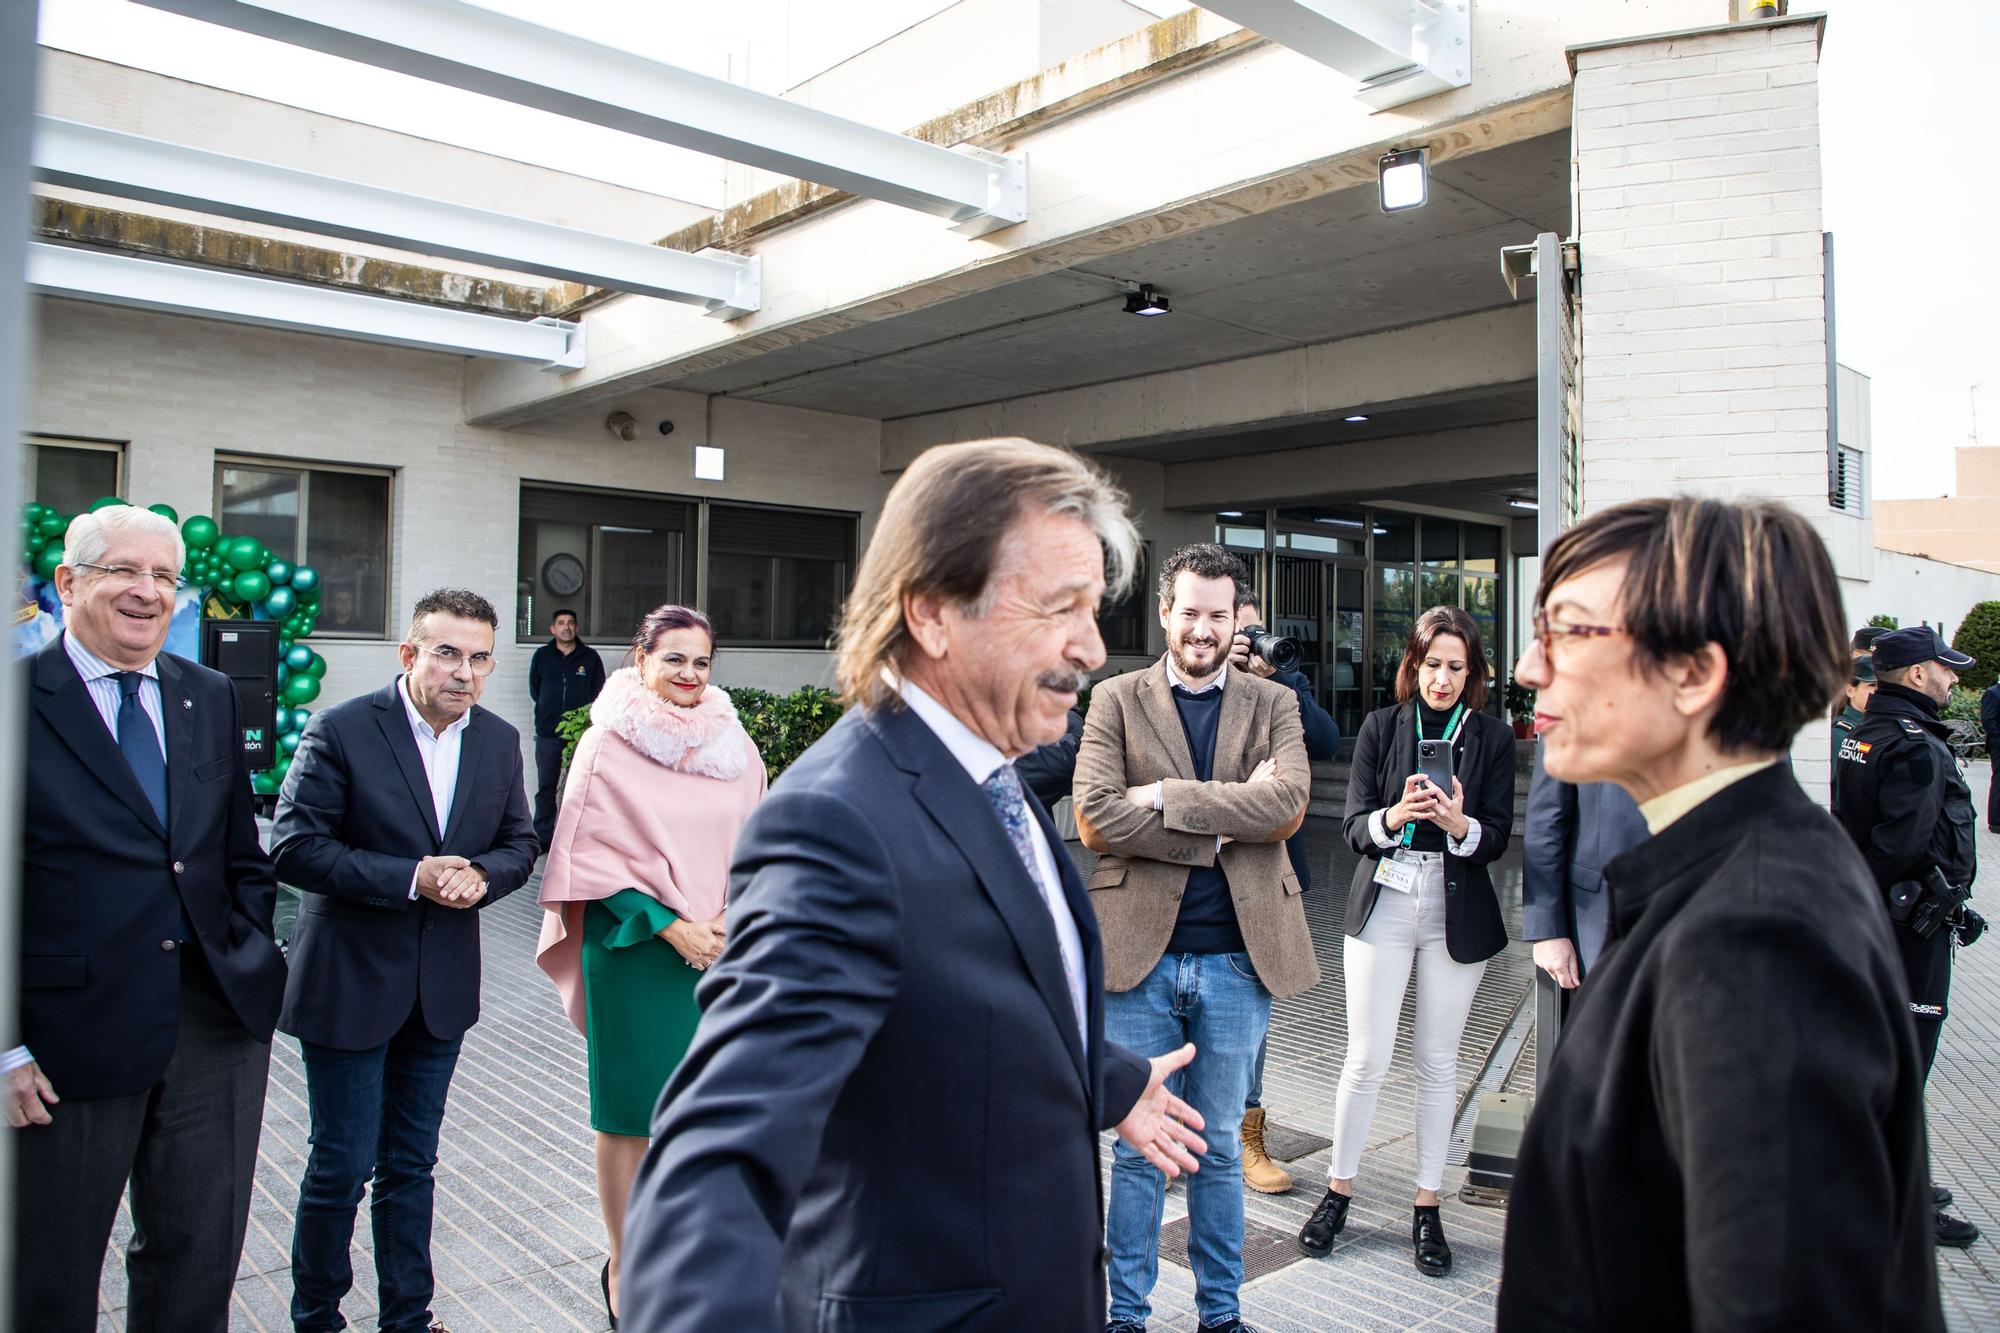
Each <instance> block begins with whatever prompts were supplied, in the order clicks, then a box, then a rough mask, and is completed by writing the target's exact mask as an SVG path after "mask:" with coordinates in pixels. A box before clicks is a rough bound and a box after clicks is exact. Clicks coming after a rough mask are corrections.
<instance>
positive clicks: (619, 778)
mask: <svg viewBox="0 0 2000 1333" xmlns="http://www.w3.org/2000/svg"><path fill="white" fill-rule="evenodd" d="M590 722H591V727H590V730H589V731H587V732H585V733H584V734H583V739H582V740H580V741H578V742H577V746H576V755H575V757H574V758H573V759H572V760H571V761H570V769H569V778H568V781H567V782H566V784H565V785H564V787H563V803H562V810H561V812H560V814H559V815H558V816H557V819H556V831H555V841H554V843H553V845H551V846H550V848H549V858H548V863H547V864H546V865H545V866H544V867H543V870H542V896H541V902H542V906H543V907H544V908H546V909H547V915H545V916H544V917H543V918H542V938H541V943H540V944H539V945H537V946H536V949H535V961H536V962H537V963H539V964H540V965H541V968H542V970H543V971H544V972H547V973H548V974H549V976H550V977H551V978H552V979H553V980H554V981H555V983H556V989H557V990H558V991H559V992H561V994H562V1000H563V1008H564V1009H566V1010H567V1011H568V1013H569V1017H570V1021H571V1022H572V1023H575V1024H576V1026H577V1030H578V1031H582V1030H583V1028H584V1008H583V955H582V943H583V937H582V929H583V910H584V905H585V904H586V903H590V902H594V901H597V900H600V899H604V898H609V897H610V896H611V895H613V894H615V893H617V892H618V891H619V890H620V889H638V890H639V891H640V892H642V893H644V894H646V895H647V896H648V897H650V898H653V899H655V900H657V901H658V902H660V903H661V904H663V905H664V906H666V907H667V908H668V909H669V910H670V911H672V912H673V913H674V914H675V915H677V916H681V917H685V918H690V919H694V920H701V921H706V920H709V919H711V918H713V917H714V916H715V915H716V914H717V913H718V912H720V911H722V908H723V905H724V899H725V896H726V893H727V890H728V885H729V858H730V856H731V855H732V854H733V853H734V851H735V850H736V835H737V834H738V833H739V832H740V831H741V830H742V828H743V823H744V821H745V820H747V819H748V818H750V812H751V811H752V810H754V809H756V808H757V802H759V801H761V800H762V799H763V798H764V762H763V760H762V758H760V757H759V756H758V754H757V747H756V745H755V744H753V743H752V742H751V740H750V737H749V734H748V733H746V732H745V731H744V730H743V724H742V723H741V722H739V721H737V718H736V709H735V707H734V706H733V705H731V703H730V702H729V696H728V695H727V694H725V693H723V692H722V691H721V690H719V689H717V688H715V687H714V686H713V685H711V686H709V687H708V689H707V690H706V691H705V692H704V693H703V694H702V696H701V701H700V702H699V703H697V704H696V705H695V706H694V707H693V708H681V707H679V706H677V705H675V704H670V703H668V702H667V701H666V700H665V699H662V698H661V697H660V696H659V695H657V694H655V693H653V691H651V690H649V689H647V688H646V686H645V685H643V684H641V683H640V680H639V673H638V671H637V670H635V669H634V668H632V667H626V668H624V669H623V670H620V671H616V672H613V673H612V675H611V678H610V679H609V680H607V681H605V682H604V689H603V691H602V692H601V693H600V694H599V695H598V696H597V702H596V703H594V704H592V705H591V707H590ZM660 947H661V948H663V949H664V948H668V947H670V946H668V945H667V944H665V943H662V944H661V945H660Z"/></svg>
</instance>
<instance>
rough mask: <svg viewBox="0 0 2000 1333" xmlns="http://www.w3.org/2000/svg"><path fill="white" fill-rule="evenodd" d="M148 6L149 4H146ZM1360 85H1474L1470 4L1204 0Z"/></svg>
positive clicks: (1389, 88) (1399, 92) (1384, 105)
mask: <svg viewBox="0 0 2000 1333" xmlns="http://www.w3.org/2000/svg"><path fill="white" fill-rule="evenodd" d="M149 2H150V0H149ZM1201 7H1202V8H1203V9H1207V10H1211V11H1213V12H1215V13H1217V14H1220V15H1222V16H1223V17H1224V18H1227V19H1234V20H1235V21H1236V22H1238V23H1241V24H1242V25H1243V26H1244V27H1246V28H1248V29H1250V30H1251V31H1252V32H1255V33H1258V34H1260V35H1262V36H1265V37H1268V38H1270V39H1271V40H1272V41H1274V42H1276V43H1278V45H1280V46H1288V47H1290V48H1291V49H1292V50H1294V51H1297V52H1298V53H1299V54H1300V55H1302V56H1309V57H1311V58H1312V59H1314V60H1317V61H1318V62H1319V63H1320V64H1322V65H1327V66H1330V67H1331V68H1333V69H1337V70H1339V71H1340V72H1341V73H1342V74H1345V75H1347V76H1348V77H1349V78H1351V79H1354V80H1356V81H1358V82H1359V83H1360V84H1361V87H1360V88H1359V89H1358V90H1356V92H1355V94H1354V95H1355V96H1356V97H1357V98H1359V99H1360V100H1361V101H1362V102H1363V103H1365V104H1366V105H1368V106H1369V107H1371V108H1373V109H1374V110H1376V111H1387V110H1388V109H1389V108H1390V107H1395V106H1402V105H1403V104H1404V103H1405V102H1414V101H1416V100H1417V99H1418V98H1420V97H1430V96H1432V95H1433V94H1435V93H1442V92H1449V91H1450V90H1452V89H1453V88H1463V87H1465V86H1466V85H1467V84H1468V83H1470V82H1472V0H1213V3H1211V2H1210V0H1202V5H1201Z"/></svg>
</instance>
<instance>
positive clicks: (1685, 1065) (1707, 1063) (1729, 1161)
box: [1498, 766, 1944, 1333]
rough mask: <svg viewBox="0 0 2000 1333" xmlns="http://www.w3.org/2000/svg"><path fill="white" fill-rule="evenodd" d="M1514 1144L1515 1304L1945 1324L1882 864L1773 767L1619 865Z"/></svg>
mask: <svg viewBox="0 0 2000 1333" xmlns="http://www.w3.org/2000/svg"><path fill="white" fill-rule="evenodd" d="M1605 878H1606V881H1607V889H1606V892H1607V893H1609V895H1610V897H1611V942H1610V944H1609V945H1608V946H1607V947H1606V949H1605V952H1604V956H1603V957H1602V958H1601V959H1599V961H1598V965H1597V967H1596V969H1595V970H1594V971H1592V972H1591V973H1590V975H1589V976H1587V977H1585V978H1584V982H1583V988H1582V989H1581V990H1580V991H1578V992H1577V998H1576V1003H1575V1005H1574V1007H1573V1008H1572V1009H1571V1011H1570V1017H1569V1020H1568V1021H1567V1022H1566V1023H1564V1025H1563V1037H1562V1044H1561V1045H1560V1046H1559V1047H1558V1048H1557V1050H1556V1054H1555V1062H1554V1066H1553V1069H1552V1071H1551V1074H1550V1076H1549V1079H1548V1082H1547V1084H1546V1085H1545V1086H1543V1087H1542V1088H1539V1089H1537V1097H1536V1105H1535V1110H1534V1114H1533V1115H1532V1116H1531V1117H1530V1118H1529V1120H1528V1129H1527V1134H1526V1136H1525V1137H1524V1139H1523V1140H1522V1143H1521V1152H1520V1157H1519V1160H1518V1161H1517V1162H1516V1164H1515V1173H1514V1184H1513V1190H1512V1193H1511V1196H1510V1198H1509V1200H1508V1205H1507V1238H1506V1245H1505V1251H1504V1255H1503V1263H1502V1268H1501V1281H1500V1301H1499V1312H1498V1326H1499V1328H1500V1329H1501V1330H1502V1333H1512V1331H1513V1330H1524V1331H1525V1330H1534V1333H1547V1331H1548V1330H1582V1329H1617V1330H1621V1333H1625V1331H1630V1330H1652V1329H1659V1330H1669V1329H1671V1330H1676V1331H1678V1330H1687V1329H1703V1330H1719V1329H1758V1330H1771V1329H1790V1330H1800V1333H1805V1331H1807V1330H1811V1331H1813V1333H1817V1331H1818V1330H1821V1329H1842V1330H1848V1329H1854V1330H1862V1329H1866V1330H1882V1331H1883V1333H1889V1331H1890V1330H1895V1331H1896V1333H1907V1331H1911V1330H1931V1329H1941V1328H1943V1327H1944V1318H1943V1314H1942V1312H1941V1310H1940V1308H1939V1304H1938V1287H1937V1270H1936V1267H1935V1261H1934V1258H1933V1241H1932V1234H1931V1232H1932V1222H1931V1212H1932V1208H1931V1199H1930V1186H1929V1184H1928V1183H1927V1180H1928V1173H1927V1171H1926V1161H1925V1144H1924V1082H1923V1079H1924V1075H1923V1065H1922V1063H1921V1062H1920V1061H1919V1059H1918V1053H1917V1041H1916V1032H1915V1029H1914V1028H1913V1027H1912V1025H1911V1020H1910V1015H1909V1011H1908V1008H1907V1005H1906V996H1905V983H1904V979H1903V967H1902V963H1901V962H1900V960H1899V958H1898V956H1897V953H1896V946H1895V944H1894V943H1893V942H1892V941H1891V939H1890V934H1889V930H1890V927H1889V921H1888V917H1887V915H1886V914H1885V913H1884V912H1883V911H1882V905H1881V900H1880V898H1879V897H1878V896H1877V894H1876V891H1875V885H1874V883H1873V881H1872V879H1871V878H1870V876H1869V874H1868V870H1867V867H1865V866H1864V865H1863V864H1862V863H1861V858H1860V857H1858V856H1856V855H1855V853H1854V848H1853V846H1852V844H1850V843H1849V842H1848V840H1847V837H1846V835H1845V834H1843V833H1842V832H1841V831H1840V829H1839V827H1838V826H1837V825H1835V823H1834V822H1833V820H1832V818H1831V817H1830V816H1828V814H1827V813H1826V811H1824V810H1822V809H1820V808H1819V807H1818V806H1817V805H1815V804H1813V802H1812V801H1810V800H1808V799H1807V797H1806V795H1805V793H1804V792H1802V791H1800V790H1799V786H1798V783H1797V782H1796V781H1795V780H1794V779H1793V778H1792V776H1791V774H1790V773H1789V772H1787V771H1785V769H1783V768H1782V767H1781V766H1773V767H1771V768H1768V769H1765V770H1764V771H1762V772H1759V773H1754V774H1752V775H1751V776H1749V777H1747V778H1744V779H1743V780H1741V781H1740V782H1737V783H1736V784H1734V785H1733V786H1730V787H1727V788H1725V789H1724V790H1723V791H1721V792H1719V793H1717V794H1716V795H1715V796H1712V797H1710V798H1709V799H1708V800H1707V801H1705V802H1703V803H1702V804H1701V805H1700V806H1698V807H1697V808H1696V809H1694V810H1693V811H1691V812H1690V813H1688V814H1686V815H1684V816H1682V817H1681V818H1680V819H1679V820H1677V821H1676V822H1674V823H1673V824H1672V825H1670V826H1668V827H1667V828H1666V829H1664V830H1662V831H1661V832H1660V833H1659V835H1658V836H1656V837H1654V838H1652V839H1651V840H1650V841H1648V842H1645V843H1643V844H1641V845H1640V846H1639V847H1637V848H1635V849H1633V850H1632V851H1630V852H1627V853H1626V854H1625V855H1623V856H1621V857H1619V858H1617V859H1616V860H1614V861H1613V862H1612V863H1611V865H1610V866H1609V867H1608V868H1607V869H1606V871H1605Z"/></svg>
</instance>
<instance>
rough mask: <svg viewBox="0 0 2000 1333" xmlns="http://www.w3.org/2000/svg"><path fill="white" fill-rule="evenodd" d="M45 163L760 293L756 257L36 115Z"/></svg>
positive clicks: (612, 281)
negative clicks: (698, 250)
mask: <svg viewBox="0 0 2000 1333" xmlns="http://www.w3.org/2000/svg"><path fill="white" fill-rule="evenodd" d="M34 165H35V177H36V179H37V180H42V181H47V182H49V183H50V184H53V185H65V186H69V187H71V188H74V189H79V190H92V191H95V192H97V193H100V194H109V195H115V196H117V197H118V198H121V199H140V200H145V201H147V202H149V203H155V204H166V205H169V206H171V207H174V208H189V209H194V210H196V211H198V212H203V213H216V214H220V215H221V216H223V217H232V218H241V219H244V220H245V221H249V222H261V223H265V224H267V225H270V226H275V227H289V228H292V229H294V230H298V231H307V232H313V233H315V234H319V235H326V236H339V237H344V238H346V239H348V240H354V241H366V242H369V243H371V244H374V245H386V246H392V247H394V248H396V249H399V250H413V251H416V252H418V253H420V254H426V255H439V256H445V257H448V258H452V259H463V260H468V261H470V262H472V263H476V264H491V265H494V266H495V267H498V268H504V269H511V270H515V271H517V272H522V273H537V274H541V275H542V276H544V277H549V278H559V279H561V280H563V281H565V282H580V283H584V284H586V285H589V286H593V287H609V288H612V289H614V290H616V291H621V292H634V293H637V294H639V295H642V296H657V297H661V298H664V299H666V300H669V301H683V302H687V303H688V304H691V305H698V306H701V307H702V308H703V309H704V310H706V311H707V312H708V313H710V314H712V315H717V316H720V317H722V318H725V319H733V318H735V317H736V316H738V315H743V314H748V313H749V312H750V311H753V310H755V309H757V307H758V303H759V299H760V298H759V290H758V289H759V267H758V265H759V261H758V260H757V259H755V258H754V257H750V256H744V255H732V254H726V253H722V252H713V253H703V254H687V253H685V252H683V251H680V250H667V249H663V248H661V247H660V246H657V245H646V244H643V243H641V242H638V241H623V240H619V239H618V238H616V237H613V236H602V235H598V234H596V233H594V232H586V231H577V230H575V229H573V228H569V227H558V226H556V225H554V224H552V223H546V222H533V221H529V220H528V219H525V218H516V217H510V216H508V215H506V214H504V213H494V212H489V211H488V210H486V209H483V208H471V207H468V206H466V205H464V204H454V203H447V202H445V201H443V200H439V199H427V198H424V197H423V196H421V195H414V194H404V193H402V192H400V191H397V190H385V189H379V188H377V187H375V186H372V185H361V184H357V183H355V182H352V181H342V180H335V179H333V178H331V177H328V176H315V175H313V174H311V173H310V172H304V171H295V170H293V169H292V168H290V167H281V166H275V165H272V164H269V163H264V162H252V161H250V160H248V159H246V158H240V157H228V156H225V155H224V154H221V153H211V152H206V151H204V150H202V149H199V148H187V147H183V146H181V145H179V144H170V143H162V142H160V141H159V140H157V139H147V138H142V137H141V136H139V135H134V134H121V133H119V132H117V131H115V130H106V129H99V128H96V127H95V126H90V125H80V124H77V123H76V122H75V121H68V120H57V119H55V118H53V117H50V116H37V117H35V162H34Z"/></svg>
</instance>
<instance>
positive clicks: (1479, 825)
mask: <svg viewBox="0 0 2000 1333" xmlns="http://www.w3.org/2000/svg"><path fill="white" fill-rule="evenodd" d="M1486 674H1487V666H1486V654H1485V648H1484V645H1483V644H1482V643H1481V642H1480V636H1479V625H1478V623H1477V622H1476V621H1474V620H1473V618H1472V617H1471V616H1469V615H1467V614H1466V613H1465V612H1464V611H1462V610H1460V609H1459V608H1458V607H1455V606H1434V607H1432V608H1431V609H1430V610H1428V611H1426V612H1424V613H1423V615H1421V616H1419V617H1418V618H1417V624H1416V628H1415V629H1414V630H1412V631H1411V633H1410V640H1409V643H1408V644H1407V645H1406V647H1405V648H1404V650H1403V661H1402V666H1401V667H1400V669H1399V670H1398V671H1397V673H1396V699H1397V702H1396V703H1394V704H1391V705H1390V706H1389V707H1387V708H1382V709H1378V710H1376V711H1375V712H1373V713H1371V714H1369V715H1368V717H1367V718H1366V719H1365V720H1364V721H1363V722H1362V724H1361V733H1360V735H1359V736H1357V737H1356V738H1355V746H1354V766H1353V769H1352V770H1351V772H1350V773H1349V775H1348V780H1347V812H1346V833H1347V841H1348V845H1349V846H1351V847H1353V848H1354V850H1355V851H1356V852H1357V853H1359V854H1360V856H1361V864H1360V865H1359V866H1357V867H1356V868H1355V872H1354V881H1353V883H1352V884H1351V885H1350V886H1349V888H1348V891H1347V938H1346V940H1345V941H1344V943H1343V949H1342V955H1341V956H1342V963H1343V967H1344V970H1345V973H1346V981H1347V1058H1346V1062H1345V1063H1344V1064H1343V1065H1342V1066H1341V1071H1340V1092H1339V1095H1338V1097H1337V1099H1336V1100H1335V1102H1334V1118H1333V1160H1332V1165H1331V1176H1332V1179H1331V1180H1330V1182H1329V1183H1328V1186H1327V1191H1326V1196H1325V1197H1324V1198H1322V1199H1321V1200H1320V1202H1319V1206H1318V1207H1316V1208H1315V1209H1314V1210H1313V1214H1312V1217H1311V1218H1310V1219H1308V1220H1307V1222H1306V1224H1305V1226H1304V1227H1303V1228H1302V1229H1301V1230H1300V1231H1299V1237H1298V1245H1299V1249H1300V1250H1302V1251H1304V1252H1305V1253H1306V1254H1309V1255H1313V1256H1314V1257H1318V1256H1320V1255H1324V1254H1326V1253H1327V1252H1328V1251H1329V1250H1331V1249H1332V1248H1333V1240H1334V1237H1335V1236H1337V1235H1339V1234H1340V1231H1341V1229H1342V1228H1343V1227H1344V1226H1345V1225H1346V1224H1347V1209H1348V1205H1349V1204H1350V1203H1351V1202H1352V1201H1353V1197H1354V1178H1355V1176H1356V1174H1358V1172H1359V1170H1360V1167H1361V1150H1362V1146H1363V1144H1365V1143H1366V1141H1367V1139H1368V1127H1369V1123H1370V1122H1371V1121H1372V1120H1373V1119H1374V1115H1375V1102H1376V1099H1377V1097H1378V1096H1379V1095H1380V1093H1381V1091H1382V1082H1383V1080H1384V1078H1386V1077H1387V1075H1388V1072H1389V1058H1390V1056H1391V1055H1392V1054H1393V1053H1394V1052H1395V1048H1396V1021H1397V1016H1398V1015H1399V1014H1400V1013H1401V1012H1402V1008H1403V992H1404V991H1405V990H1406V989H1407V988H1408V986H1409V981H1410V973H1411V971H1412V969H1413V968H1414V970H1415V972H1416V974H1417V1009H1416V1031H1415V1032H1414V1033H1413V1034H1412V1038H1413V1040H1412V1043H1411V1044H1412V1046H1413V1048H1414V1050H1415V1056H1416V1082H1417V1125H1416V1131H1417V1178H1416V1205H1415V1214H1414V1216H1413V1219H1412V1222H1411V1228H1410V1234H1411V1240H1412V1242H1413V1244H1414V1245H1415V1250H1416V1265H1417V1271H1418V1272H1420V1273H1423V1274H1425V1275H1426V1276H1429V1277H1443V1276H1444V1275H1445V1274H1447V1273H1449V1272H1450V1271H1451V1246H1450V1245H1449V1244H1447V1243H1446V1241H1445V1235H1444V1224H1443V1223H1442V1222H1441V1221H1440V1220H1439V1215H1438V1189H1439V1187H1440V1186H1441V1185H1442V1184H1443V1183H1444V1157H1445V1148H1446V1145H1447V1143H1448V1142H1449V1140H1450V1138H1451V1118H1452V1109H1453V1107H1454V1105H1455V1104H1456V1102H1457V1096H1458V1044H1459V1039H1460V1038H1461V1037H1462V1036H1463V1035H1464V1032H1465V1019H1466V1015H1467V1014H1468V1013H1470V1012H1471V1009H1472V997H1473V993H1474V992H1475V991H1477V990H1478V989H1479V980H1480V978H1481V977H1482V976H1484V975H1485V972H1486V960H1487V959H1489V958H1491V957H1492V956H1493V955H1494V954H1496V953H1498V952H1500V950H1501V948H1502V947H1503V946H1504V945H1505V944H1506V943H1507V931H1506V927H1505V926H1504V925H1503V924H1502V923H1501V920H1500V902H1499V899H1498V898H1497V897H1495V896H1494V893H1493V880H1492V878H1491V876H1489V875H1488V873H1487V869H1486V868H1487V866H1489V865H1491V864H1492V863H1493V862H1494V861H1496V860H1498V859H1499V857H1500V854H1501V853H1502V852H1504V851H1506V850H1507V839H1508V836H1509V834H1510V833H1511V831H1512V828H1513V823H1514V736H1513V733H1512V732H1511V731H1509V730H1508V729H1507V728H1506V727H1505V726H1503V725H1502V724H1501V723H1500V721H1499V719H1497V718H1494V717H1490V716H1488V715H1487V714H1485V713H1483V712H1481V711H1480V709H1481V708H1482V707H1483V706H1484V705H1485V703H1486V693H1487V681H1486ZM1439 779H1443V781H1440V780H1439Z"/></svg>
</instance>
